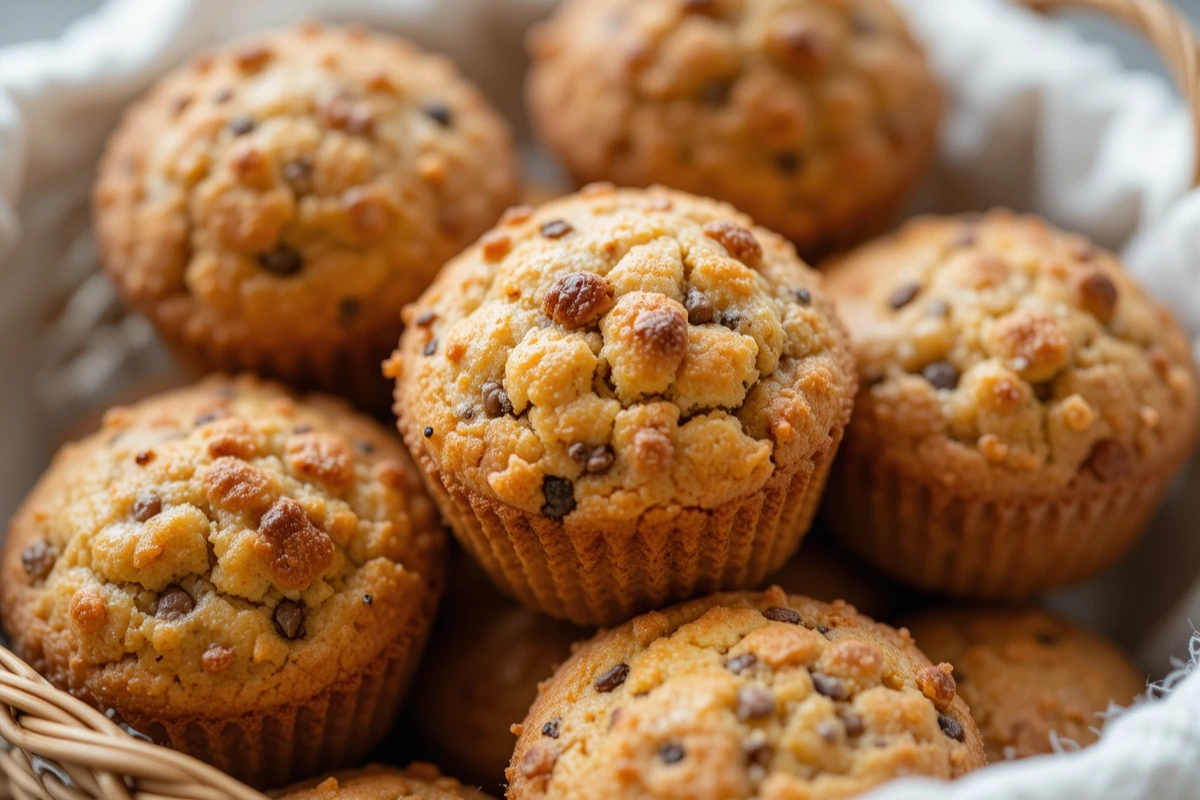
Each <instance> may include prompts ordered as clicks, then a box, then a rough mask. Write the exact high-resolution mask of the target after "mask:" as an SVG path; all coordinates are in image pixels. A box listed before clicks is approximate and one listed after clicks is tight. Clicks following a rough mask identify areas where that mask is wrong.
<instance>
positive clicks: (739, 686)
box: [508, 587, 984, 800]
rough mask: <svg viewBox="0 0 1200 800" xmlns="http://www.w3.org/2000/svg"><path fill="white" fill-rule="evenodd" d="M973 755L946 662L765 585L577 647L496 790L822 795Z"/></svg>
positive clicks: (972, 760) (975, 745)
mask: <svg viewBox="0 0 1200 800" xmlns="http://www.w3.org/2000/svg"><path fill="white" fill-rule="evenodd" d="M983 764H984V754H983V743H982V741H981V739H980V736H979V732H978V731H977V730H976V728H975V723H974V722H972V721H971V717H970V714H969V713H968V711H967V706H966V704H965V703H963V701H962V700H961V699H960V698H959V697H957V696H956V694H955V690H954V679H953V678H952V677H951V675H950V667H949V666H948V665H945V664H943V665H940V666H934V665H932V664H930V662H929V660H928V659H927V658H925V656H924V655H922V654H921V652H920V651H919V650H917V648H916V646H914V644H913V642H912V639H911V638H910V637H909V636H908V635H907V633H906V632H904V631H900V632H897V631H895V630H893V629H891V628H889V627H887V626H886V625H881V624H878V623H875V622H873V621H871V620H870V619H868V618H866V617H863V616H861V615H859V614H857V613H856V612H855V611H854V609H853V608H851V607H849V606H847V605H845V604H844V603H840V602H836V603H834V604H832V605H826V604H824V603H820V602H817V601H815V600H810V599H808V598H806V597H801V596H798V595H790V596H789V595H787V594H785V593H784V592H783V590H782V589H780V588H778V587H773V588H771V589H768V590H767V591H766V592H763V593H761V594H750V593H746V594H725V595H715V596H713V597H709V598H705V599H701V600H694V601H692V602H689V603H685V604H683V605H679V606H675V607H674V608H670V609H667V610H665V611H661V612H659V611H653V612H650V613H649V614H646V615H644V616H641V617H638V618H636V619H634V620H633V621H632V622H629V623H627V624H625V625H623V626H621V627H620V628H617V629H615V630H612V631H608V632H605V633H601V634H600V635H598V636H597V637H596V638H594V639H592V640H591V641H590V642H589V643H587V644H586V645H584V646H583V647H582V648H580V649H579V650H578V652H576V653H575V655H574V656H572V657H571V659H570V660H569V661H568V662H567V663H566V664H564V665H563V666H562V668H561V669H559V671H558V672H557V673H556V674H555V676H554V678H553V679H552V680H551V681H549V683H548V684H546V686H545V687H544V688H543V690H542V692H541V694H540V695H539V696H538V699H537V702H536V703H534V705H533V708H531V709H530V711H529V716H528V717H526V719H525V722H524V724H523V725H522V726H521V728H520V739H519V740H518V742H517V749H516V751H515V752H514V753H513V759H512V765H511V766H510V767H509V770H508V778H509V782H510V788H509V792H508V798H509V800H526V798H534V797H537V798H546V800H555V799H556V798H572V800H575V799H576V798H578V799H579V800H587V799H588V798H597V799H599V798H611V797H621V798H625V799H626V800H651V798H663V800H667V799H668V798H712V799H713V800H716V799H717V798H721V799H723V800H733V799H734V798H751V797H755V798H757V797H763V798H768V797H769V798H785V797H786V798H792V797H803V798H807V799H809V800H826V798H843V797H849V796H852V795H856V794H860V793H863V792H866V791H868V790H869V789H871V788H872V787H874V786H877V785H879V784H881V783H883V782H885V781H888V780H890V779H892V778H897V777H900V776H904V775H924V776H928V777H933V778H955V777H958V776H959V775H962V774H964V773H966V772H968V771H970V770H972V769H975V768H976V767H980V766H983Z"/></svg>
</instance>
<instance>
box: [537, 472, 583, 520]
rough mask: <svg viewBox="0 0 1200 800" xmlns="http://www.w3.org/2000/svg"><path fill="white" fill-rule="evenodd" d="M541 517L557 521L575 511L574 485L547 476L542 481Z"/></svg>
mask: <svg viewBox="0 0 1200 800" xmlns="http://www.w3.org/2000/svg"><path fill="white" fill-rule="evenodd" d="M542 494H544V495H545V496H546V502H545V504H543V505H542V516H544V517H547V518H549V519H552V520H555V521H558V520H561V519H562V518H563V517H565V516H566V515H567V514H570V513H571V512H572V511H574V510H575V484H573V483H571V481H569V480H567V479H566V478H560V477H558V476H556V475H547V476H546V477H544V478H543V479H542Z"/></svg>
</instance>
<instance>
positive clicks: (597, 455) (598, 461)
mask: <svg viewBox="0 0 1200 800" xmlns="http://www.w3.org/2000/svg"><path fill="white" fill-rule="evenodd" d="M615 459H616V456H615V455H613V451H612V448H611V447H609V446H608V445H604V446H603V447H597V448H596V449H595V450H593V451H592V455H591V457H590V458H588V460H587V464H585V465H584V469H585V470H587V472H588V473H589V474H592V475H595V474H596V473H598V472H604V470H606V469H608V468H609V467H611V466H612V464H613V461H614V460H615Z"/></svg>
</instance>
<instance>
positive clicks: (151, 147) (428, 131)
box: [95, 23, 516, 358]
mask: <svg viewBox="0 0 1200 800" xmlns="http://www.w3.org/2000/svg"><path fill="white" fill-rule="evenodd" d="M515 192H516V160H515V155H514V152H513V149H512V144H511V141H510V136H509V133H508V130H507V127H506V126H505V124H504V122H503V121H502V120H501V119H500V118H499V117H498V116H497V115H496V113H495V112H493V111H492V110H491V108H490V107H489V106H488V105H487V103H486V101H485V100H484V98H483V97H482V96H481V95H480V93H479V92H478V90H477V89H475V88H474V87H473V86H471V85H470V84H469V83H467V82H466V81H465V80H464V79H463V78H461V77H460V76H459V75H458V73H457V71H456V70H455V68H454V66H453V64H452V63H451V62H450V61H449V60H448V59H445V58H443V57H440V56H432V55H427V54H425V53H423V52H421V51H420V50H418V49H417V48H416V47H415V46H413V45H411V44H409V43H407V42H404V41H401V40H399V39H395V38H393V37H390V36H386V35H382V34H371V33H368V32H367V31H366V30H365V29H362V28H357V27H350V28H338V27H330V26H322V25H319V24H316V23H310V24H307V25H302V26H298V27H296V28H293V29H289V30H285V31H279V32H274V33H265V34H260V35H256V36H254V37H253V38H250V39H246V40H243V41H241V42H238V43H235V44H232V45H228V46H225V47H221V48H218V49H216V50H214V51H212V52H209V53H206V54H203V55H200V56H198V57H196V58H194V59H192V61H191V62H190V63H188V64H187V65H185V66H183V67H180V68H179V69H177V70H175V71H174V72H172V73H170V74H169V75H167V76H166V77H165V78H163V79H162V80H161V81H159V82H158V84H156V85H155V86H154V88H153V89H152V90H151V91H150V93H149V94H148V95H147V96H146V97H145V98H143V99H142V100H141V101H139V102H138V103H137V104H135V105H134V106H133V107H131V108H130V110H129V111H128V113H127V114H126V116H125V119H124V121H123V122H122V124H121V127H120V128H119V129H118V131H117V132H116V134H115V135H114V136H113V138H112V141H111V142H110V144H109V148H108V152H107V155H106V156H105V159H104V161H103V163H102V165H101V168H100V179H99V182H98V184H97V187H96V190H95V210H96V225H97V232H98V234H99V238H100V241H101V249H102V252H103V255H104V256H105V262H106V266H107V267H108V269H109V271H110V273H112V274H113V276H114V278H115V279H116V280H117V282H118V284H119V285H121V286H122V288H123V289H124V292H125V295H126V296H127V298H128V299H130V300H131V301H132V302H133V303H134V304H135V305H136V306H137V307H138V308H139V309H140V310H142V311H144V312H146V313H147V314H148V315H150V316H152V317H153V318H154V319H156V320H159V321H160V322H165V323H168V324H170V325H171V326H172V327H186V328H187V329H189V330H192V329H201V330H204V331H205V332H206V335H208V336H210V337H214V338H219V339H220V340H221V343H222V344H230V343H232V344H236V345H240V346H241V347H243V348H244V349H246V350H247V351H249V352H254V353H259V352H261V353H270V354H275V353H278V352H279V351H284V352H286V353H289V354H293V355H295V356H296V357H297V358H299V357H301V356H302V355H304V354H306V353H308V350H309V349H310V348H326V347H333V346H337V345H354V344H355V343H356V342H359V341H360V340H361V339H362V338H363V337H364V336H366V337H375V336H378V335H379V331H380V330H381V329H382V330H386V331H387V332H388V335H389V336H390V337H392V338H393V340H394V337H395V336H398V335H399V321H398V318H397V314H398V312H399V310H400V308H401V306H402V305H403V304H404V303H406V302H408V301H410V300H412V299H414V298H415V297H416V296H417V295H418V294H420V292H421V290H422V289H424V288H425V286H426V285H428V283H429V281H430V280H431V279H432V278H433V274H434V272H435V271H436V270H437V269H438V268H439V267H440V266H441V265H442V263H443V262H444V261H445V260H446V259H447V258H449V257H450V256H452V255H454V254H455V253H457V252H458V251H459V250H461V249H462V248H463V247H464V246H465V245H466V244H468V243H469V242H471V241H473V240H474V239H475V237H477V236H478V235H479V234H480V233H482V232H483V231H484V230H486V229H487V227H488V226H489V225H491V224H492V223H493V222H495V220H496V218H497V217H498V216H499V214H500V212H501V211H503V210H504V208H505V207H506V206H507V205H509V204H510V203H512V202H514V201H515ZM185 323H186V324H185Z"/></svg>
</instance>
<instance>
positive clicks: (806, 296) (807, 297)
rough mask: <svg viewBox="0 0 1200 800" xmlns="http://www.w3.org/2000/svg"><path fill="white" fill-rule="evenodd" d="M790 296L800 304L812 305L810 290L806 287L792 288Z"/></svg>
mask: <svg viewBox="0 0 1200 800" xmlns="http://www.w3.org/2000/svg"><path fill="white" fill-rule="evenodd" d="M792 296H793V297H795V298H796V302H797V303H799V304H800V305H802V306H810V305H812V292H810V291H809V290H808V289H803V288H801V289H792Z"/></svg>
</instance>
